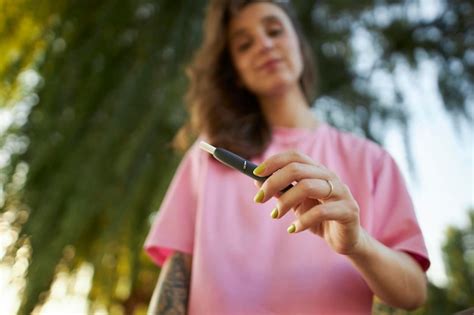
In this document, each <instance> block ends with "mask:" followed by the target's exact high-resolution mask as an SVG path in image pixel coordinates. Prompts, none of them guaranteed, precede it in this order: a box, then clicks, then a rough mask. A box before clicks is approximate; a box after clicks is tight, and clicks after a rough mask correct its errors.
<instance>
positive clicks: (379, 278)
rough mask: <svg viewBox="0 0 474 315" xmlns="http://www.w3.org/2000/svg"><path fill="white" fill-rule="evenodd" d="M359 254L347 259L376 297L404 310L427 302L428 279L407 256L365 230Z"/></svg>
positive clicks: (357, 252)
mask: <svg viewBox="0 0 474 315" xmlns="http://www.w3.org/2000/svg"><path fill="white" fill-rule="evenodd" d="M361 233H362V235H361V240H362V241H361V244H360V246H359V247H358V250H357V251H355V252H354V253H352V254H350V255H348V257H349V259H350V260H351V262H352V263H353V264H354V266H355V267H356V268H357V269H358V270H359V272H360V273H361V275H362V277H363V278H364V279H365V281H366V282H367V284H368V285H369V287H370V288H371V289H372V291H373V292H374V294H375V295H376V296H378V297H379V298H380V299H381V300H382V301H384V302H385V303H387V304H389V305H391V306H394V307H399V308H404V309H415V308H418V307H420V306H421V305H422V304H423V303H424V302H425V300H426V294H427V285H426V277H425V274H424V272H423V271H422V269H421V267H420V266H419V265H418V264H417V263H416V261H415V260H414V259H413V258H411V257H410V256H409V255H408V254H406V253H404V252H400V251H396V250H393V249H390V248H388V247H386V246H385V245H383V244H382V243H380V242H379V241H377V240H375V239H374V238H372V237H371V236H370V235H369V234H368V233H367V232H366V231H364V230H362V232H361Z"/></svg>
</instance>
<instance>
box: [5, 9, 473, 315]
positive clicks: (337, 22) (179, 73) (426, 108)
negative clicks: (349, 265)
mask: <svg viewBox="0 0 474 315" xmlns="http://www.w3.org/2000/svg"><path fill="white" fill-rule="evenodd" d="M205 4H206V1H203V0H194V1H176V0H175V1H169V0H120V1H118V0H102V1H97V0H93V1H92V0H80V1H78V0H70V1H53V0H43V1H35V0H0V206H1V210H0V260H1V263H0V292H1V294H0V304H1V305H2V314H30V313H32V312H34V313H35V314H47V315H51V314H145V313H146V309H147V303H148V301H149V299H150V296H151V293H152V290H153V288H154V286H155V283H156V279H157V277H158V273H159V269H158V267H156V266H154V265H153V264H152V263H151V261H150V260H149V259H148V258H147V257H146V256H145V254H144V252H143V250H142V245H143V242H144V238H145V236H146V234H147V232H148V230H149V228H150V223H151V222H152V220H153V217H154V215H155V213H156V210H157V209H158V207H159V204H160V201H161V199H162V197H163V194H164V192H165V190H166V188H167V186H168V183H169V180H170V178H171V175H172V174H173V171H174V168H175V167H176V166H177V163H178V162H179V160H180V155H179V154H177V153H174V152H173V151H172V149H171V147H170V141H171V139H172V137H173V135H174V133H175V132H176V131H177V128H178V127H179V126H180V125H181V124H182V123H183V121H184V119H185V118H186V113H185V110H184V103H183V94H184V93H185V90H186V86H187V80H186V77H185V74H184V69H185V66H186V64H187V63H188V62H189V60H190V58H191V57H192V52H193V50H194V49H195V48H196V47H197V45H198V43H199V40H200V38H201V22H202V18H203V15H204V7H205ZM292 4H293V7H294V9H295V11H296V13H297V15H298V16H299V18H300V21H301V23H302V26H303V28H304V30H305V33H306V34H307V37H308V38H309V42H310V43H311V44H312V46H313V48H314V51H315V53H316V57H317V60H318V62H317V66H318V75H319V94H318V98H317V99H316V101H315V104H314V105H315V112H316V114H317V115H318V116H319V117H320V118H321V119H324V120H326V121H328V122H329V123H331V124H332V125H334V126H337V127H339V128H340V129H343V130H349V131H352V132H355V133H357V134H359V135H361V136H364V137H367V138H369V139H372V140H374V141H377V142H378V143H380V144H381V145H383V146H384V147H385V148H386V149H387V150H388V151H389V152H390V153H391V154H392V155H393V156H394V157H395V159H396V160H397V162H398V164H399V165H400V168H401V169H402V172H403V174H404V176H405V179H406V181H407V184H408V187H409V189H410V191H411V193H412V197H413V200H414V203H415V207H416V211H417V217H418V220H419V221H420V225H421V227H422V229H423V232H424V234H425V238H426V242H427V246H428V250H429V253H430V258H431V260H432V266H431V269H430V270H429V272H428V276H429V280H430V284H429V299H428V302H427V304H426V305H425V306H424V307H423V308H422V309H419V310H417V311H416V312H411V313H410V312H405V311H402V310H397V309H393V308H390V307H388V306H385V305H383V304H381V303H380V302H377V303H376V305H375V306H374V314H451V313H454V312H457V311H460V310H463V309H466V308H468V307H470V306H474V208H473V207H474V187H473V178H474V168H473V155H474V141H473V134H474V127H473V115H474V106H473V104H474V3H473V2H472V1H471V0H412V1H408V0H358V1H349V0H332V1H323V0H318V1H309V0H305V1H293V2H292Z"/></svg>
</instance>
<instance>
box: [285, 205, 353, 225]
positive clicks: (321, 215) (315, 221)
mask: <svg viewBox="0 0 474 315" xmlns="http://www.w3.org/2000/svg"><path fill="white" fill-rule="evenodd" d="M357 220H358V213H357V209H356V208H354V209H353V208H352V207H350V206H348V205H347V202H346V201H343V200H341V201H336V202H330V203H325V204H319V205H317V206H314V207H313V208H311V209H309V210H308V211H306V212H305V213H303V214H301V215H300V216H299V217H298V218H297V219H296V220H295V221H294V222H293V224H292V225H290V227H292V226H293V227H294V230H293V231H292V232H291V233H297V232H302V231H304V230H306V229H310V228H313V227H317V226H320V225H321V224H322V223H323V222H324V221H337V222H339V223H341V224H342V225H348V224H351V223H356V222H357ZM289 232H290V231H289Z"/></svg>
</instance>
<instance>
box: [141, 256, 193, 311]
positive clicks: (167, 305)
mask: <svg viewBox="0 0 474 315" xmlns="http://www.w3.org/2000/svg"><path fill="white" fill-rule="evenodd" d="M191 264H192V256H191V255H188V254H183V253H180V252H175V253H174V254H173V255H172V256H170V257H169V258H168V259H167V260H166V262H165V263H164V265H163V268H162V269H161V272H160V276H159V278H158V283H157V284H156V287H155V290H154V292H153V296H152V298H151V301H150V305H149V306H148V315H165V314H166V315H171V314H173V315H178V314H179V315H181V314H187V310H188V297H189V284H190V280H191Z"/></svg>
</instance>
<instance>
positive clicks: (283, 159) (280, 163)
mask: <svg viewBox="0 0 474 315" xmlns="http://www.w3.org/2000/svg"><path fill="white" fill-rule="evenodd" d="M291 162H299V163H303V164H311V165H317V163H315V162H314V161H313V160H312V159H311V158H310V157H309V156H307V155H305V154H302V153H299V152H298V151H286V152H283V153H278V154H275V155H273V156H271V157H269V158H268V159H266V160H265V161H263V162H262V163H261V164H260V165H259V166H258V167H257V168H256V169H255V170H254V174H255V175H257V176H262V177H263V176H268V175H271V174H273V173H274V172H275V171H277V170H279V169H281V168H282V167H284V166H286V165H288V164H290V163H291Z"/></svg>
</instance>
